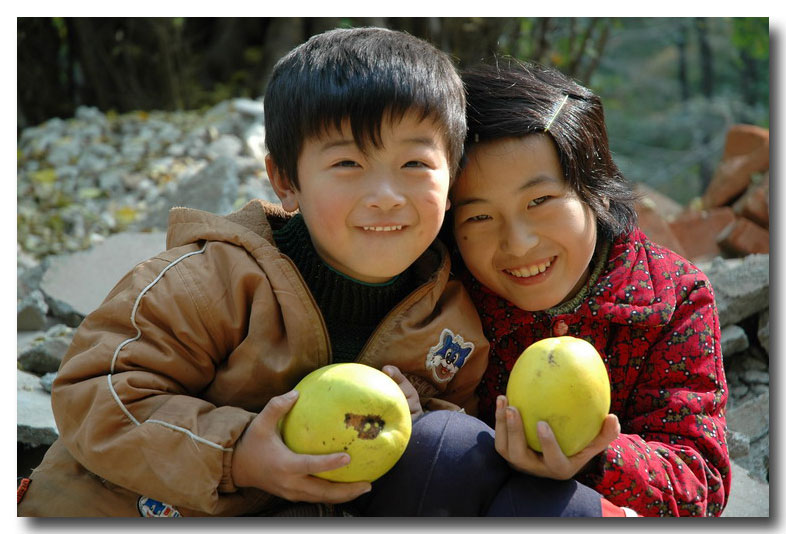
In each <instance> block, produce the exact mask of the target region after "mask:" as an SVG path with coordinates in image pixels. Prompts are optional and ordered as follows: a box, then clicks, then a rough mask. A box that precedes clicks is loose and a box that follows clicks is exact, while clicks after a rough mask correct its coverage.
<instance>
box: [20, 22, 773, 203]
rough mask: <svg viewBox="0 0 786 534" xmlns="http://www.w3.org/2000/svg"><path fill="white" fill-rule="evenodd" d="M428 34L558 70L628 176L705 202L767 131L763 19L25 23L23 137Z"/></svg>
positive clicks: (230, 88)
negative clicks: (351, 30)
mask: <svg viewBox="0 0 786 534" xmlns="http://www.w3.org/2000/svg"><path fill="white" fill-rule="evenodd" d="M364 25H374V26H384V27H389V28H393V29H399V30H404V31H407V32H409V33H412V34H414V35H417V36H419V37H423V38H425V39H428V40H429V41H431V42H432V43H434V44H435V45H437V46H438V47H439V48H441V49H443V50H445V51H446V52H448V53H450V54H451V55H452V56H453V57H454V58H455V59H456V62H457V64H458V66H459V67H463V66H468V65H471V64H472V63H474V62H477V61H479V60H481V59H487V58H492V57H493V56H495V55H512V56H515V57H518V58H525V59H530V60H534V61H538V62H541V63H544V64H548V65H553V66H556V67H558V68H560V69H562V70H563V71H564V72H566V73H567V74H570V75H571V76H573V77H575V78H576V79H577V80H578V81H579V82H580V83H582V84H584V85H587V86H589V87H590V88H592V89H593V90H594V91H595V92H596V93H598V94H599V95H600V96H601V97H602V98H603V100H604V104H605V106H606V112H607V120H608V128H609V134H610V140H611V145H612V149H613V151H614V155H615V157H616V159H617V163H618V165H619V166H620V167H621V168H622V170H623V172H624V173H625V174H626V176H627V177H628V178H629V179H631V180H633V181H637V182H644V183H647V184H649V185H651V186H652V187H654V188H655V189H657V190H659V191H661V192H663V193H664V194H667V195H669V196H671V197H672V198H674V199H675V200H677V201H679V202H681V203H685V204H687V203H689V201H690V200H691V198H693V197H696V196H699V195H700V194H701V192H702V191H703V190H704V189H705V187H706V185H707V184H708V182H709V180H710V178H711V176H712V173H713V169H714V167H715V165H716V164H717V161H718V159H719V157H720V155H721V153H722V151H723V143H724V137H725V134H726V130H727V129H728V127H729V126H730V125H732V124H735V123H747V124H755V125H758V126H762V127H765V128H769V114H770V106H769V83H770V75H769V60H770V56H769V22H768V19H767V18H629V17H625V18H501V17H495V18H202V17H200V18H57V17H52V18H20V19H18V23H17V54H18V56H17V59H18V61H17V65H18V66H17V75H18V86H17V97H18V110H17V112H18V123H17V130H18V131H19V130H21V129H23V128H25V127H27V126H32V125H36V124H39V123H41V122H44V121H46V120H48V119H50V118H52V117H60V118H63V119H65V118H68V117H72V116H73V115H74V112H75V110H76V108H77V107H78V106H95V107H97V108H98V109H99V110H101V111H103V112H105V113H106V112H109V111H112V112H116V113H124V112H128V111H132V110H193V109H201V108H207V107H210V106H213V105H215V104H216V103H218V102H220V101H223V100H226V99H230V98H235V97H249V98H257V97H259V96H260V95H262V94H263V92H264V88H265V83H266V81H267V77H268V75H269V73H270V70H271V68H272V66H273V64H274V63H275V61H276V60H277V59H278V58H279V57H281V56H282V55H283V54H284V53H286V52H287V51H288V50H290V49H291V48H292V47H294V46H295V45H297V44H299V43H301V42H303V41H305V40H306V39H307V38H308V37H309V36H311V35H313V34H315V33H319V32H321V31H324V30H326V29H329V28H333V27H351V26H364Z"/></svg>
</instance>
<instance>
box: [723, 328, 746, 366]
mask: <svg viewBox="0 0 786 534" xmlns="http://www.w3.org/2000/svg"><path fill="white" fill-rule="evenodd" d="M749 345H750V344H749V343H748V336H747V335H746V334H745V330H744V329H743V328H742V327H741V326H738V325H736V324H733V325H729V326H726V327H724V328H722V329H721V354H723V357H724V358H725V357H727V356H731V355H733V354H737V353H740V352H742V351H744V350H745V349H747V348H748V346H749Z"/></svg>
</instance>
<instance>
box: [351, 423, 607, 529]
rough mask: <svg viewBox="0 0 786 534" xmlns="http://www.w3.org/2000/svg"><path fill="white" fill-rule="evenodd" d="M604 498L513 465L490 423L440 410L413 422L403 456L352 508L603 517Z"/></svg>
mask: <svg viewBox="0 0 786 534" xmlns="http://www.w3.org/2000/svg"><path fill="white" fill-rule="evenodd" d="M600 500H601V496H600V494H599V493H598V492H596V491H595V490H593V489H591V488H589V487H587V486H584V485H582V484H580V483H578V482H576V481H575V480H565V481H562V480H552V479H545V478H539V477H534V476H530V475H526V474H524V473H520V472H518V471H516V470H514V469H512V468H511V467H510V466H508V464H507V462H506V461H505V459H504V458H502V457H501V456H500V455H499V453H497V451H496V450H495V449H494V430H493V429H492V428H490V427H489V426H488V425H486V424H485V423H483V422H482V421H480V420H479V419H477V418H475V417H471V416H469V415H466V414H463V413H459V412H452V411H447V410H441V411H435V412H429V413H427V414H426V415H424V416H422V417H421V418H420V419H418V420H417V421H416V422H415V424H414V425H413V427H412V437H411V438H410V442H409V445H408V446H407V449H406V451H405V452H404V455H403V456H402V457H401V459H400V460H399V461H398V463H397V464H396V465H395V466H394V467H393V468H392V469H391V470H390V471H389V472H388V473H386V474H385V475H384V476H383V477H381V478H380V479H378V480H377V481H375V482H373V483H372V490H371V492H369V493H367V494H366V495H363V496H361V497H359V498H358V499H356V500H355V501H353V502H352V503H350V504H349V506H348V509H349V510H350V511H352V512H353V513H355V514H357V515H362V516H388V517H394V516H395V517H402V516H406V517H410V516H464V517H467V516H472V517H478V516H495V517H600V516H601V505H600Z"/></svg>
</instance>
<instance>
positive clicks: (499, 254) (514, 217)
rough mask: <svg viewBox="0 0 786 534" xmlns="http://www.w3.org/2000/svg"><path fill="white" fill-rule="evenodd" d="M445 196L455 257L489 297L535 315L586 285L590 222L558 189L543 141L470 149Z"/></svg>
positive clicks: (561, 185)
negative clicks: (451, 211) (458, 256)
mask: <svg viewBox="0 0 786 534" xmlns="http://www.w3.org/2000/svg"><path fill="white" fill-rule="evenodd" d="M451 195H452V199H453V205H454V210H455V213H454V234H455V236H456V242H457V244H458V247H459V251H460V252H461V256H462V258H463V259H464V262H465V263H466V265H467V268H468V269H469V270H470V272H471V273H472V274H473V276H475V278H477V279H478V281H480V282H481V283H482V284H483V285H485V286H486V287H488V288H489V289H491V290H492V291H494V292H495V293H497V294H499V295H501V296H502V297H504V298H505V299H507V300H509V301H510V302H512V303H513V304H515V305H516V306H518V307H519V308H522V309H525V310H528V311H536V310H544V309H548V308H551V307H553V306H556V305H557V304H560V303H562V302H564V301H566V300H568V299H570V298H571V297H573V296H574V295H575V294H576V293H577V292H578V290H579V289H580V288H581V286H582V285H583V284H584V283H585V281H586V279H587V276H588V271H589V263H590V260H591V259H592V255H593V253H594V251H595V242H596V239H597V236H596V231H597V230H596V220H595V215H594V214H593V213H592V211H591V210H590V209H589V208H588V207H587V206H586V205H585V204H584V203H583V202H582V201H581V200H580V199H579V197H578V195H576V193H575V192H573V191H572V190H570V189H569V188H568V186H567V184H566V183H565V180H564V178H563V173H562V167H561V166H560V162H559V159H558V156H557V151H556V149H555V148H554V145H553V143H552V141H551V139H550V138H548V137H546V136H544V135H529V136H526V137H522V138H505V139H500V140H496V141H490V142H486V143H482V144H480V145H477V146H475V147H473V148H472V149H471V150H470V152H469V154H468V160H467V165H466V166H465V168H464V170H463V171H462V173H461V175H460V176H459V178H458V180H457V182H456V185H455V186H454V188H453V191H452V193H451Z"/></svg>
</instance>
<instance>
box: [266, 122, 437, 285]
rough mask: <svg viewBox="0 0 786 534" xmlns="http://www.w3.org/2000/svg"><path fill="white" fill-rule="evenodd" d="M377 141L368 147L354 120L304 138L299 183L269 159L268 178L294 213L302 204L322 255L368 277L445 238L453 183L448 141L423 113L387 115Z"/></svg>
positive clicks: (378, 277) (379, 276) (377, 277)
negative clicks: (396, 117)
mask: <svg viewBox="0 0 786 534" xmlns="http://www.w3.org/2000/svg"><path fill="white" fill-rule="evenodd" d="M379 141H380V142H379V143H378V144H377V146H374V144H373V143H372V142H371V141H369V142H367V143H366V146H365V147H364V150H361V149H360V148H359V147H358V145H357V144H356V143H355V140H354V138H353V137H352V134H351V130H350V128H349V124H348V123H346V121H345V123H344V124H343V128H342V130H341V131H338V130H336V129H335V128H334V129H331V130H329V131H327V132H326V133H324V134H323V135H321V136H320V137H316V138H309V139H306V141H305V142H304V143H303V148H302V150H301V153H300V157H299V158H298V180H299V184H300V187H299V188H298V189H295V188H294V187H292V186H291V185H290V184H289V183H288V182H286V181H285V180H283V177H281V176H280V175H279V173H278V172H277V169H276V168H275V165H274V164H273V163H272V160H268V176H270V178H271V183H272V184H273V187H274V189H275V190H276V192H277V194H278V196H279V198H281V202H282V205H283V207H284V209H286V210H287V211H294V210H295V209H299V210H300V212H301V213H302V214H303V218H304V220H305V222H306V225H307V226H308V230H309V234H310V235H311V240H312V242H313V243H314V247H315V249H316V250H317V253H318V254H319V255H320V257H321V258H322V260H324V261H325V263H327V264H328V265H329V266H331V267H332V268H333V269H335V270H337V271H339V272H341V273H343V274H345V275H347V276H349V277H351V278H354V279H356V280H360V281H362V282H366V283H383V282H386V281H388V280H390V279H391V278H393V277H394V276H397V275H398V274H401V273H402V272H403V271H404V270H405V269H406V268H407V267H409V266H410V265H411V264H412V263H413V262H414V261H415V260H416V259H417V258H418V257H419V256H420V255H421V254H423V252H425V250H426V249H427V248H428V246H429V245H430V244H431V242H432V241H433V240H434V238H435V237H436V236H437V233H438V231H439V228H440V226H441V225H442V221H443V220H444V216H445V210H446V209H447V203H448V200H447V191H448V185H449V178H450V173H449V165H448V161H447V147H446V145H445V142H444V140H443V138H442V135H441V134H440V133H439V131H438V129H437V127H436V126H435V125H434V123H433V122H431V121H430V120H429V119H426V120H420V116H419V114H417V113H415V112H412V111H410V112H407V113H405V114H404V116H403V117H402V119H401V120H400V121H399V120H393V121H392V120H391V119H390V118H386V119H385V120H384V121H383V123H382V126H381V129H380V138H379Z"/></svg>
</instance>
